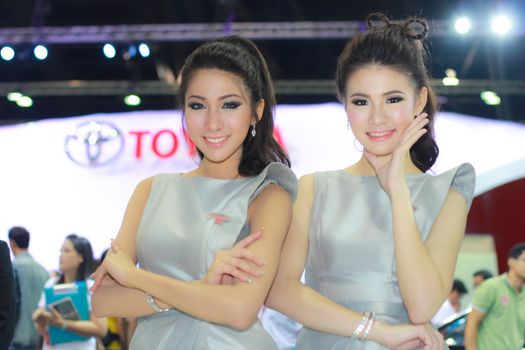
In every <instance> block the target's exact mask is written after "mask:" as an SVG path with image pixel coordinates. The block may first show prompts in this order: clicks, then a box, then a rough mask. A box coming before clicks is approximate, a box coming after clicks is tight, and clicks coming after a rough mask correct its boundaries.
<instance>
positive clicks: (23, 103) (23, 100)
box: [16, 96, 33, 108]
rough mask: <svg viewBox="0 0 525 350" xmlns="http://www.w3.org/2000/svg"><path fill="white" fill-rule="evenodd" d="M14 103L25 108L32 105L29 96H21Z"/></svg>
mask: <svg viewBox="0 0 525 350" xmlns="http://www.w3.org/2000/svg"><path fill="white" fill-rule="evenodd" d="M16 104H17V105H18V106H19V107H23V108H27V107H31V106H32V105H33V100H32V99H31V97H29V96H22V97H20V98H19V99H18V100H16Z"/></svg>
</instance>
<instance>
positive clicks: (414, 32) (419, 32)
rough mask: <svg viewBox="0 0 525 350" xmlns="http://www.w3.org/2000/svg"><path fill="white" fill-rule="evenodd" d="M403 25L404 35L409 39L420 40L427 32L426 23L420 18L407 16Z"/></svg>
mask: <svg viewBox="0 0 525 350" xmlns="http://www.w3.org/2000/svg"><path fill="white" fill-rule="evenodd" d="M404 27H405V28H406V29H407V30H406V31H405V35H406V37H407V38H410V39H415V40H422V39H424V38H425V37H426V36H427V33H428V24H427V22H426V21H425V20H424V19H422V18H409V19H407V20H406V22H405V25H404Z"/></svg>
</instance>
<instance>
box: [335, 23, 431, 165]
mask: <svg viewBox="0 0 525 350" xmlns="http://www.w3.org/2000/svg"><path fill="white" fill-rule="evenodd" d="M367 22H368V30H367V31H366V32H364V33H360V34H358V35H356V36H354V37H353V38H352V40H351V41H350V42H349V43H348V44H347V45H346V47H345V48H344V50H343V52H342V53H341V55H339V59H338V62H337V71H336V83H337V90H338V95H339V96H338V97H339V99H340V101H341V102H343V103H344V101H345V96H346V84H347V82H348V78H349V77H350V76H351V75H352V74H353V73H354V72H355V71H357V70H358V69H360V68H362V67H364V66H366V65H380V66H385V67H390V68H392V69H395V70H397V71H400V72H402V73H404V74H406V75H407V76H408V77H409V79H410V80H411V81H412V82H413V83H414V85H415V87H416V91H418V92H419V91H420V90H421V88H423V87H425V88H426V89H427V90H428V99H427V103H426V105H425V108H424V109H423V112H425V113H427V114H428V119H429V120H430V123H428V124H427V125H426V126H425V128H426V129H427V132H426V133H425V134H424V135H423V136H422V137H421V138H420V139H419V140H418V141H417V142H416V143H415V144H414V145H413V146H412V148H411V149H410V157H411V159H412V161H413V162H414V164H415V165H416V166H417V167H418V168H419V169H420V170H421V171H423V172H425V171H427V170H429V169H430V168H431V167H432V165H433V164H434V163H435V162H436V159H437V156H438V154H439V148H438V146H437V144H436V141H435V140H434V117H435V114H436V112H437V110H438V104H437V98H436V94H435V93H434V91H433V89H432V87H431V86H430V77H429V74H428V71H427V68H426V65H425V63H426V59H427V55H426V50H425V47H424V46H423V43H422V42H421V40H422V39H424V38H425V36H426V33H427V31H428V25H427V23H426V21H425V20H423V19H421V18H408V19H406V20H405V21H403V22H401V23H393V22H391V21H390V20H389V19H388V18H387V17H386V16H385V15H384V14H382V13H372V14H370V15H369V16H368V19H367Z"/></svg>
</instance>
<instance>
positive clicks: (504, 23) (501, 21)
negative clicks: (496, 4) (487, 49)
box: [491, 15, 511, 35]
mask: <svg viewBox="0 0 525 350" xmlns="http://www.w3.org/2000/svg"><path fill="white" fill-rule="evenodd" d="M510 27H511V23H510V19H509V18H508V17H507V16H505V15H499V16H496V17H494V18H493V19H492V25H491V28H492V31H493V32H494V33H496V34H499V35H503V34H507V33H508V31H509V30H510Z"/></svg>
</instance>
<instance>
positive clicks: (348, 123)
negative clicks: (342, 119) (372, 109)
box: [346, 120, 350, 130]
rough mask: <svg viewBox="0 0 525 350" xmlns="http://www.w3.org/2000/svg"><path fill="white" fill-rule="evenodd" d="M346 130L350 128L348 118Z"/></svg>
mask: <svg viewBox="0 0 525 350" xmlns="http://www.w3.org/2000/svg"><path fill="white" fill-rule="evenodd" d="M346 130H350V122H349V121H348V120H347V121H346Z"/></svg>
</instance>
